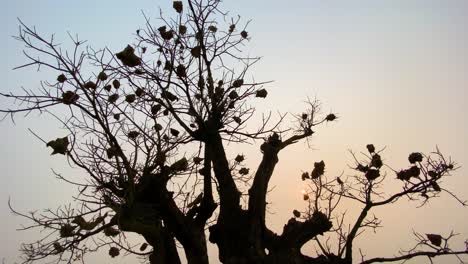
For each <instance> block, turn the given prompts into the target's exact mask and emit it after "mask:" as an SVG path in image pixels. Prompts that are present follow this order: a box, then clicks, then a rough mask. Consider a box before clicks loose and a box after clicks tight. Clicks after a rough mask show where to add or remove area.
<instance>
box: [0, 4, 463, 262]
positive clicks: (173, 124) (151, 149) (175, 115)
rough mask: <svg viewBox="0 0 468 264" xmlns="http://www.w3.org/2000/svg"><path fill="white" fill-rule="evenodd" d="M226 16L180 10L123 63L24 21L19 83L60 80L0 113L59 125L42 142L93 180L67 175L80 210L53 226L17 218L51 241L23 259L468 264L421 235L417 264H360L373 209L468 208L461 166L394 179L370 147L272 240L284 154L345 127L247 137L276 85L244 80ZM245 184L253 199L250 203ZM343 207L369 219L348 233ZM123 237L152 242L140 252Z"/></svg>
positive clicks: (317, 185) (313, 189)
mask: <svg viewBox="0 0 468 264" xmlns="http://www.w3.org/2000/svg"><path fill="white" fill-rule="evenodd" d="M219 2H220V1H218V0H189V1H188V2H186V3H182V1H174V2H173V8H174V11H175V12H176V15H175V16H174V18H173V19H165V18H163V17H161V21H162V24H161V25H158V26H155V25H154V24H152V23H150V20H149V19H146V25H145V27H144V28H142V29H139V30H137V32H136V36H137V37H136V42H135V44H132V45H131V44H129V45H126V44H124V45H122V50H120V51H112V50H109V49H101V50H94V49H92V48H89V47H85V46H84V43H85V42H84V41H81V40H79V39H76V38H71V40H72V41H73V43H74V49H73V50H71V51H64V50H62V49H61V48H60V46H59V45H58V44H56V42H55V40H54V39H53V38H44V37H43V36H41V35H40V34H39V33H38V32H37V31H36V29H35V28H31V27H29V26H27V25H25V24H24V23H22V22H21V21H20V24H21V27H20V33H19V35H18V36H17V39H18V40H19V41H21V42H22V43H24V44H25V46H26V49H25V52H24V54H25V56H26V57H27V58H28V59H29V63H27V64H25V65H22V66H19V67H17V69H20V68H23V67H32V66H36V67H45V68H49V69H52V70H55V71H56V72H57V75H56V76H57V77H54V79H53V81H45V82H42V83H41V85H42V86H41V88H40V89H36V90H25V91H24V94H21V95H20V94H16V93H11V94H2V96H3V97H6V98H11V99H14V100H16V101H17V102H19V103H21V104H20V105H19V106H18V107H17V108H14V109H4V110H2V112H4V113H6V115H11V116H12V117H13V115H14V114H16V113H21V112H26V113H27V112H31V111H39V112H45V113H49V114H51V115H52V116H54V117H56V118H57V119H59V120H60V121H61V122H62V124H63V126H64V127H65V128H66V129H67V130H68V134H67V135H59V137H58V138H56V139H53V140H43V141H44V143H45V144H46V146H47V147H50V148H51V149H52V151H53V152H52V155H55V154H62V155H65V156H66V158H67V159H68V161H69V162H70V163H71V164H73V165H74V166H77V167H79V168H81V169H82V170H83V171H84V172H85V173H86V175H87V178H86V181H84V182H74V181H71V180H70V179H66V178H64V177H62V176H61V175H58V176H59V177H60V178H61V179H63V180H65V181H67V182H69V183H70V184H74V185H76V186H77V187H78V189H79V193H78V195H77V197H76V200H77V205H76V207H72V206H69V207H61V208H58V209H57V210H48V211H46V213H44V214H36V213H30V214H26V213H21V212H18V211H16V210H15V209H13V208H12V210H13V212H15V213H16V214H18V215H21V216H24V217H26V218H28V219H29V220H30V221H31V222H32V224H31V226H28V227H26V228H25V229H29V228H43V229H45V230H46V231H47V233H46V234H45V236H44V237H43V238H42V239H40V240H38V241H35V242H33V243H29V244H24V245H23V246H22V252H23V253H24V258H25V261H24V262H25V263H31V262H34V261H37V260H41V259H46V258H47V259H54V260H57V261H64V262H67V261H68V262H71V261H74V260H80V259H82V258H83V256H84V255H85V254H86V253H87V252H90V251H96V250H108V253H109V255H110V256H111V257H116V256H119V255H120V254H121V252H122V251H125V252H130V253H132V254H137V255H142V256H145V257H147V258H148V259H149V261H150V263H181V260H180V257H179V252H178V249H177V244H178V243H180V245H181V246H182V248H183V250H184V252H185V256H186V258H187V262H188V263H208V262H209V259H208V254H207V243H208V242H210V243H213V244H215V245H216V246H217V248H218V251H219V260H220V261H221V262H222V263H354V262H359V261H361V263H375V262H391V261H398V260H407V259H410V258H413V257H418V256H426V257H429V259H432V258H434V257H437V256H441V255H454V256H456V257H458V256H459V255H461V254H467V251H466V249H461V250H454V249H452V248H451V247H449V244H448V241H449V240H450V239H451V238H452V237H453V236H455V235H456V234H455V233H451V234H448V235H446V236H443V235H440V234H435V233H434V234H419V233H415V234H414V235H415V237H416V239H417V244H416V245H415V246H414V247H413V248H412V249H410V250H408V251H407V252H400V254H399V255H397V256H394V257H381V258H372V259H366V258H365V257H364V256H362V259H361V260H356V259H353V255H354V257H356V253H355V250H354V249H353V245H354V242H355V240H356V238H357V237H358V236H359V235H360V234H361V233H362V231H363V230H365V229H369V228H370V229H375V228H379V227H381V225H380V220H379V219H378V218H377V217H375V216H373V217H369V213H370V212H371V211H372V210H373V209H374V208H375V207H379V206H385V205H388V204H391V203H395V202H397V201H399V200H401V199H402V198H405V197H406V198H409V199H411V200H418V201H421V206H423V205H425V204H426V203H427V202H429V201H430V200H431V199H433V198H436V197H437V196H439V193H441V192H445V193H448V194H449V195H451V196H452V197H453V198H454V199H455V200H456V201H457V202H459V203H461V204H462V205H463V206H466V203H465V202H464V201H462V200H460V199H459V198H458V197H457V196H456V195H455V194H453V193H452V192H450V191H449V190H447V189H445V188H443V187H442V186H440V182H441V179H444V178H445V177H447V176H450V173H451V172H452V171H454V170H455V169H456V165H455V163H453V162H452V161H451V160H450V159H446V158H445V157H444V156H443V155H442V153H441V152H440V151H438V150H437V151H436V152H434V153H431V154H428V155H425V154H422V153H419V152H414V153H411V154H410V155H409V157H408V161H409V166H408V168H404V169H401V170H393V169H391V168H390V167H389V166H388V165H386V164H384V162H383V160H382V156H381V155H383V151H382V150H378V149H376V148H375V147H374V146H373V145H372V144H369V145H367V146H366V147H367V152H365V153H361V155H357V154H355V153H352V154H353V157H354V158H355V163H356V164H355V166H353V167H352V169H353V170H354V171H355V176H353V177H347V178H344V177H338V178H329V177H327V176H326V175H325V173H326V164H325V163H324V162H323V161H317V162H315V163H314V166H313V168H310V169H312V170H311V172H310V173H309V172H304V173H303V174H302V175H301V176H300V177H301V178H302V180H303V181H307V182H308V186H309V187H308V189H307V190H304V192H303V198H304V200H306V201H308V207H307V208H305V209H304V210H300V209H294V210H293V212H292V215H291V218H290V220H289V221H288V222H287V223H286V224H285V225H284V228H283V230H282V233H281V234H276V233H274V232H273V231H271V230H270V229H269V228H268V227H267V225H266V220H265V215H266V211H267V208H266V207H267V202H266V201H267V200H266V199H267V194H268V191H269V182H270V178H271V177H272V175H273V172H274V170H275V167H276V165H277V163H278V161H279V159H278V154H279V153H280V152H281V150H283V149H285V148H287V147H289V146H291V145H293V144H295V143H297V142H299V141H301V140H307V139H308V138H310V137H312V136H313V134H314V132H315V131H316V129H318V128H319V127H320V125H322V124H325V123H329V122H334V121H335V120H336V119H337V116H336V115H335V114H333V113H330V114H325V115H322V114H321V112H320V105H319V103H318V102H317V101H314V100H310V101H309V102H308V104H307V109H306V110H305V111H304V113H302V114H300V115H298V116H297V122H296V123H295V124H292V126H291V127H292V128H291V129H281V128H280V124H283V123H284V117H285V115H280V116H279V118H278V119H277V120H276V121H274V118H273V117H272V115H271V114H268V115H265V116H263V119H262V122H261V123H259V124H256V125H257V126H256V129H255V130H250V129H249V128H250V127H251V126H248V125H247V124H248V121H249V120H250V119H251V118H252V117H253V116H254V114H255V108H254V107H253V105H254V104H255V100H263V99H265V98H266V97H267V96H268V92H267V90H266V89H265V88H264V85H265V84H266V83H267V82H258V81H255V80H254V79H248V76H247V73H248V72H249V69H250V68H251V66H252V65H254V64H255V63H257V62H258V61H259V58H257V57H249V56H245V54H243V52H242V50H241V49H242V47H243V46H244V45H245V44H246V42H247V41H248V40H249V33H248V31H247V28H246V26H242V25H241V22H240V21H241V20H240V18H236V19H230V18H229V17H228V15H227V13H223V12H222V11H221V10H220V9H219V7H218V5H219ZM54 113H67V117H66V118H61V117H59V116H58V115H56V114H54ZM283 125H284V124H283ZM229 142H231V143H243V142H255V143H257V144H260V152H261V161H260V163H259V164H258V167H257V168H256V169H254V170H250V168H247V167H246V166H245V164H244V159H245V157H244V156H243V155H242V154H239V155H237V156H235V157H228V156H227V155H226V152H225V145H226V143H229ZM384 167H387V168H388V169H389V171H390V174H389V175H387V173H386V172H387V170H384ZM300 177H298V178H297V179H299V178H300ZM395 178H396V179H395ZM392 180H393V181H399V182H401V186H402V187H401V189H400V190H399V191H398V192H395V193H391V194H384V193H383V192H382V191H381V190H382V188H383V187H384V186H385V183H386V182H388V181H392ZM241 183H242V184H246V185H247V186H249V187H248V190H246V191H243V190H241V189H240V188H239V187H238V186H239V184H241ZM346 199H349V200H353V201H356V202H358V203H360V204H361V205H362V209H361V211H360V214H359V215H358V217H357V219H354V220H352V221H351V222H350V223H347V221H348V220H347V219H345V216H346V214H345V213H342V212H339V210H338V209H337V208H338V206H339V205H340V204H341V203H342V201H343V200H346ZM127 232H132V233H137V234H139V235H141V236H142V237H143V238H144V239H145V241H146V242H145V243H143V244H141V245H132V244H131V242H130V241H128V240H127V239H126V236H125V233H127ZM206 236H208V237H206ZM329 237H332V238H333V239H331V240H329V239H327V238H329ZM309 241H314V243H316V245H317V247H318V248H319V249H320V250H319V251H318V252H317V255H316V256H314V257H311V256H306V255H304V254H302V253H301V251H300V250H301V247H302V246H303V245H304V244H305V243H307V242H309ZM331 241H334V243H335V245H332V244H331V243H332V242H331ZM138 247H139V248H138Z"/></svg>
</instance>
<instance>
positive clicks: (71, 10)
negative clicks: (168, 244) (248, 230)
mask: <svg viewBox="0 0 468 264" xmlns="http://www.w3.org/2000/svg"><path fill="white" fill-rule="evenodd" d="M109 3H114V4H109ZM171 3H172V1H164V2H163V1H148V0H145V1H139V2H138V3H136V2H125V3H119V4H115V1H112V2H111V1H99V2H94V1H90V0H84V1H73V2H65V1H40V2H39V1H25V0H18V1H8V2H6V3H5V8H3V9H2V11H0V12H2V14H1V17H2V29H1V33H2V36H3V38H4V39H3V40H4V41H3V42H2V43H0V52H1V56H2V58H3V61H2V63H0V67H1V72H0V74H1V80H4V83H3V85H2V86H1V87H0V91H1V92H8V91H19V89H21V87H25V88H36V87H38V85H39V81H40V80H52V79H54V78H56V76H50V75H47V74H46V73H45V72H36V71H35V69H29V70H17V71H13V70H12V68H13V67H15V66H18V65H20V64H22V63H24V62H25V61H26V60H25V58H24V56H23V55H22V48H23V46H22V44H21V43H20V42H18V41H16V40H14V39H13V38H12V37H11V36H13V35H15V34H17V31H18V22H17V17H18V18H20V19H21V20H22V21H24V22H25V23H26V24H27V25H34V26H36V27H37V30H38V31H39V32H40V33H42V34H44V35H46V36H48V35H50V34H53V33H55V34H56V35H55V39H57V40H58V42H60V43H63V44H64V45H65V46H67V45H70V41H69V39H68V36H67V32H70V33H71V34H72V35H75V34H78V35H79V36H80V38H81V39H86V40H88V44H89V45H90V46H92V47H96V48H101V47H104V46H108V47H109V48H110V49H111V50H113V51H119V50H120V49H121V48H122V47H124V46H126V45H127V44H129V43H132V41H133V36H134V34H135V30H136V29H137V28H139V27H142V26H143V25H144V18H143V16H142V14H141V11H142V10H143V11H144V12H145V14H146V15H147V16H149V17H150V18H152V19H153V21H154V22H155V23H158V21H157V19H156V17H157V16H158V15H159V10H158V6H160V7H161V8H162V10H163V11H164V15H166V16H172V15H173V13H172V9H171ZM221 6H222V9H223V10H227V11H230V14H231V15H232V16H236V15H237V14H239V15H240V16H241V17H242V19H243V21H245V22H246V21H248V20H250V19H252V22H251V23H250V25H249V27H248V32H249V36H251V37H252V40H251V41H250V42H249V43H248V45H247V46H246V47H245V51H246V52H248V53H249V54H250V55H255V56H262V60H261V61H260V62H259V63H258V64H257V65H256V66H255V67H253V69H252V71H251V72H250V74H249V75H248V76H250V77H255V79H256V80H264V81H267V80H274V82H273V83H271V84H268V85H267V86H266V89H267V90H268V92H269V96H268V98H267V99H266V100H265V101H264V102H260V103H258V105H256V108H257V109H258V114H261V113H262V112H265V111H268V110H272V111H273V112H276V111H280V112H290V113H292V114H299V113H301V112H302V110H303V109H304V107H305V104H304V101H305V100H306V99H307V97H310V98H314V97H316V98H317V99H319V100H320V101H321V102H322V109H323V112H324V113H329V112H333V113H336V114H337V115H338V117H339V119H338V122H334V123H332V124H327V125H326V126H325V127H321V128H320V129H318V130H317V131H316V133H315V135H314V137H313V138H312V140H311V141H310V147H309V146H308V145H307V144H306V143H299V144H297V145H295V146H294V147H292V148H290V149H288V150H287V151H285V152H284V153H281V154H280V157H279V158H280V162H279V165H278V167H277V169H276V171H275V174H274V176H273V179H272V182H271V185H270V186H271V187H273V186H276V187H275V188H274V189H273V191H272V192H271V194H270V196H269V197H270V199H269V200H270V201H269V202H270V203H271V204H272V205H271V207H270V209H271V210H270V212H271V214H269V215H267V219H268V226H269V227H271V228H272V229H273V230H275V231H276V232H281V230H282V226H283V225H284V224H285V223H286V222H287V220H288V219H289V218H290V217H292V213H291V212H292V210H293V209H303V208H304V207H305V206H306V204H305V203H304V202H303V201H302V198H301V193H300V190H302V189H303V188H304V183H303V182H302V181H301V179H300V175H301V173H302V171H306V170H311V168H312V167H313V162H315V161H320V160H324V161H325V162H326V164H327V172H326V173H327V175H329V176H338V175H340V174H341V173H342V172H344V175H350V174H352V171H351V170H350V169H349V168H348V164H352V157H351V155H350V154H349V152H348V150H350V149H351V150H354V151H356V152H360V151H365V146H366V144H368V143H373V144H375V145H376V146H377V147H378V148H383V147H386V150H385V152H384V153H383V158H384V162H385V163H386V164H388V165H390V166H391V167H392V168H395V169H400V168H404V167H405V166H407V157H408V154H409V153H411V152H414V151H421V152H425V153H428V152H431V151H434V150H435V149H436V147H439V148H440V149H441V151H442V152H443V153H445V154H446V155H448V156H451V157H452V158H453V159H454V160H455V161H457V163H458V164H459V165H461V168H460V169H458V171H456V173H454V176H453V177H451V178H450V179H449V180H447V181H446V182H444V183H445V184H446V185H445V186H446V187H447V188H448V189H450V190H452V191H453V192H454V193H456V194H458V195H459V196H460V197H461V198H462V199H465V200H466V199H468V192H467V189H466V186H468V178H467V174H468V169H467V166H468V152H467V149H468V141H467V135H468V121H467V120H468V119H467V118H466V116H465V115H466V113H468V103H467V99H468V87H467V85H468V74H467V73H468V29H467V27H466V25H468V16H467V14H468V2H467V1H463V0H448V1H433V0H426V1H423V0H413V1H407V0H395V1H372V0H363V1H360V2H359V4H356V3H351V2H350V1H334V2H328V1H305V0H298V1H294V2H291V1H290V2H284V1H266V0H257V1H246V0H239V1H235V2H234V1H230V2H228V1H224V2H223V3H222V4H221ZM4 102H5V101H4V99H1V104H2V105H3V103H4ZM464 116H465V117H464ZM15 122H16V124H13V123H12V121H11V120H10V119H9V118H7V119H5V120H3V121H2V122H0V136H1V137H2V138H4V139H6V140H4V142H3V143H2V148H0V151H1V152H0V157H1V159H0V164H1V167H2V168H3V174H2V176H1V177H2V182H3V184H2V185H1V187H0V188H1V195H0V214H1V217H2V219H3V221H2V223H3V224H2V228H1V229H0V236H1V237H2V240H1V241H0V243H1V244H0V245H1V249H0V260H1V259H4V261H5V263H14V262H15V261H19V259H18V255H19V252H18V248H19V246H20V242H23V241H24V242H26V241H28V239H31V238H34V237H37V236H38V235H39V234H38V232H37V231H36V232H34V231H33V232H16V231H15V228H18V227H19V225H20V224H21V223H24V222H25V221H24V219H22V218H20V217H15V216H12V214H11V213H10V210H9V209H8V207H7V201H8V199H9V198H11V200H12V203H13V205H14V206H16V207H17V208H18V209H19V210H22V211H25V212H28V211H32V210H39V211H40V210H42V209H44V208H49V207H50V208H55V207H56V206H57V205H59V204H63V203H64V202H65V203H68V202H72V199H71V193H76V192H75V191H76V190H75V189H74V188H70V186H69V185H67V184H65V183H63V182H59V181H58V180H57V179H55V177H54V176H53V173H52V171H51V169H54V170H56V171H59V172H61V173H64V174H67V175H71V176H73V177H80V176H81V175H83V173H81V172H80V171H78V170H71V169H69V166H68V164H67V162H66V159H65V158H64V157H56V156H50V149H47V148H46V147H45V146H44V144H43V143H42V142H40V141H39V140H37V138H35V137H34V136H33V135H32V134H31V133H29V132H28V128H31V129H33V130H34V131H35V132H37V133H38V134H40V135H41V136H44V137H45V138H56V137H58V136H62V133H63V131H60V130H59V129H58V128H59V125H58V124H57V122H55V121H54V120H52V118H50V117H49V116H46V115H44V116H39V115H38V114H37V113H32V114H30V115H29V116H28V117H25V118H24V117H23V116H22V115H18V116H17V117H16V119H15ZM259 145H260V143H258V144H257V145H251V146H249V145H245V146H242V148H238V147H237V146H235V145H232V144H231V145H229V146H228V150H229V153H232V154H233V153H238V152H241V153H244V154H246V157H247V164H248V165H249V167H250V168H251V169H255V168H256V164H257V163H258V161H259V159H260V152H259ZM396 186H398V182H397V181H395V185H393V186H389V190H390V189H392V188H395V187H396ZM417 205H418V204H417V203H408V202H406V200H405V201H401V202H399V203H397V204H395V205H391V206H389V208H390V209H388V210H387V209H386V210H379V211H376V212H375V213H376V214H377V215H379V216H380V218H381V219H382V220H383V223H382V224H383V225H384V228H382V229H380V230H379V231H378V232H377V234H373V233H372V232H371V231H369V232H366V233H365V234H364V235H363V236H362V237H360V239H359V241H358V245H359V246H362V249H363V250H364V252H365V253H366V255H367V256H368V257H372V256H393V255H394V254H397V253H398V250H399V249H408V248H410V247H411V246H412V245H413V244H414V239H413V236H412V231H413V230H415V231H418V232H421V233H431V232H434V233H437V232H440V233H442V234H448V233H449V232H450V231H451V230H454V231H456V232H458V233H460V235H459V236H458V237H457V238H456V239H454V242H456V243H457V244H456V245H455V244H454V245H453V246H454V248H463V247H464V244H463V241H464V240H466V239H467V238H468V225H466V219H467V218H468V211H467V208H464V207H462V206H461V205H459V204H457V203H456V201H455V200H453V199H452V198H451V197H450V196H449V195H447V194H443V195H442V197H440V199H437V200H434V201H433V202H431V203H430V204H429V205H428V206H425V207H423V208H419V209H414V208H415V207H416V206H417ZM358 209H359V207H356V206H355V205H352V204H351V205H350V207H349V210H350V214H351V215H352V214H353V212H356V210H358ZM440 212H443V214H442V215H441V213H440ZM402 215H404V216H405V218H403V217H402ZM463 223H465V224H463ZM29 241H30V240H29ZM305 247H306V248H304V252H308V253H313V252H314V248H313V247H312V246H310V245H306V246H305ZM210 253H211V259H212V260H216V259H217V257H216V252H215V251H214V250H211V252H210ZM463 259H464V260H465V261H468V258H467V257H464V258H463ZM98 261H100V262H105V263H111V262H112V263H126V259H125V258H120V257H118V258H116V259H111V258H110V257H109V256H107V252H103V253H102V254H98V255H93V256H91V257H90V258H89V263H94V262H98ZM418 261H419V262H418ZM421 261H426V259H423V258H421V259H416V261H413V262H409V263H421ZM434 263H459V262H457V260H456V258H454V257H451V258H439V259H435V261H434Z"/></svg>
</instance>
